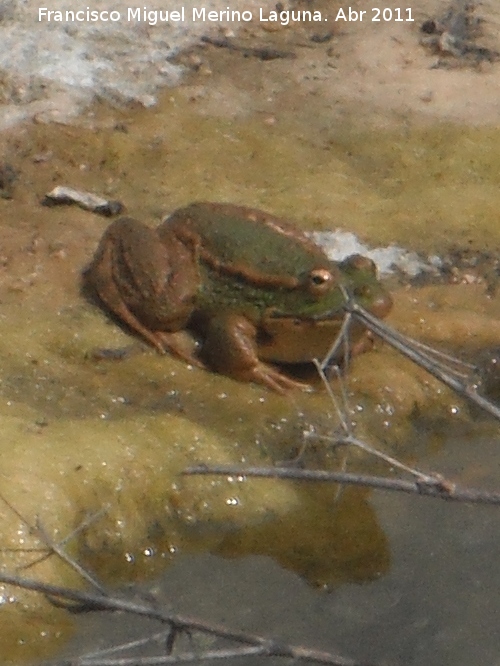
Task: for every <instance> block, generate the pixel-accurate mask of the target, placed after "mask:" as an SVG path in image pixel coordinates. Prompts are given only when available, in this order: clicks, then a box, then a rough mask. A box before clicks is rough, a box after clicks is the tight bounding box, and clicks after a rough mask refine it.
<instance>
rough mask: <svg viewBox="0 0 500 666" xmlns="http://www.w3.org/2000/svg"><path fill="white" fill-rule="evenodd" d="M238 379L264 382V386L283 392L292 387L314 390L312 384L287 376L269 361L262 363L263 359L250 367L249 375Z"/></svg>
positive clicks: (258, 382)
mask: <svg viewBox="0 0 500 666" xmlns="http://www.w3.org/2000/svg"><path fill="white" fill-rule="evenodd" d="M238 379H244V380H245V381H249V382H256V383H257V384H264V386H267V387H268V388H270V389H272V390H273V391H276V393H281V394H283V393H286V392H287V391H289V390H291V389H302V390H303V391H310V390H312V387H311V385H310V384H306V383H304V382H299V381H297V380H296V379H292V378H291V377H287V376H286V375H285V374H283V373H282V372H280V371H279V370H278V369H277V368H274V367H273V366H272V365H269V364H267V363H262V362H261V361H259V362H258V363H257V364H256V365H254V366H253V368H250V369H249V371H248V374H247V376H245V377H244V376H238Z"/></svg>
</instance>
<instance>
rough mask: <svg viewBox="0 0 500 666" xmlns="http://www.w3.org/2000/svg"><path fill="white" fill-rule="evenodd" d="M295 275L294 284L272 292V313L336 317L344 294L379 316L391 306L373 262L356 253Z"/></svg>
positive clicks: (383, 314) (277, 315) (339, 315)
mask: <svg viewBox="0 0 500 666" xmlns="http://www.w3.org/2000/svg"><path fill="white" fill-rule="evenodd" d="M295 279H296V286H295V288H290V289H284V288H282V289H279V290H277V291H276V292H275V293H274V304H273V305H271V307H270V309H271V313H269V314H270V315H271V316H272V317H277V318H280V317H281V318H285V317H298V318H302V319H313V320H316V321H319V320H325V321H326V320H332V319H335V320H338V319H340V318H342V317H343V315H344V305H345V303H346V296H347V297H351V298H353V300H354V301H356V302H357V303H359V304H360V305H362V306H363V307H364V308H366V309H367V310H369V311H370V312H371V313H372V314H374V315H375V316H377V317H381V318H382V317H385V316H386V315H387V314H388V312H389V311H390V309H391V307H392V299H391V297H390V295H389V294H388V293H387V291H385V289H384V288H383V287H382V285H381V284H380V282H379V281H378V279H377V271H376V266H375V264H374V263H373V261H372V260H371V259H368V257H363V256H361V255H358V254H355V255H352V256H350V257H348V258H347V259H345V260H344V261H342V262H341V263H339V264H337V263H336V262H329V264H324V265H323V266H321V267H315V268H312V269H310V270H309V271H307V272H306V273H304V274H303V275H300V276H298V277H296V278H295Z"/></svg>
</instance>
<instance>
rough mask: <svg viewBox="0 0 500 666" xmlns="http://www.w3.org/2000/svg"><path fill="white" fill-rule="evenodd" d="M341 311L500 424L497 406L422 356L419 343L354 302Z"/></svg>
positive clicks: (453, 373) (499, 412)
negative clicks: (354, 318)
mask: <svg viewBox="0 0 500 666" xmlns="http://www.w3.org/2000/svg"><path fill="white" fill-rule="evenodd" d="M344 307H345V309H346V311H347V312H351V313H352V314H353V315H354V316H355V317H356V318H357V319H358V320H359V321H361V322H362V323H363V324H364V325H365V326H366V327H367V328H369V329H370V330H371V331H373V333H375V334H376V335H378V336H379V337H380V338H382V340H384V341H385V342H387V343H388V344H389V345H391V347H394V349H397V350H398V351H399V352H401V353H402V354H403V355H404V356H406V357H407V358H409V359H410V360H412V361H413V362H414V363H416V364H417V365H419V366H420V367H421V368H424V370H427V372H429V373H430V374H431V375H432V376H433V377H436V379H439V380H440V381H441V382H443V384H446V386H448V387H449V388H451V389H453V390H454V391H455V392H456V393H458V394H459V395H461V396H462V397H464V398H467V400H470V401H471V402H473V403H475V404H476V405H477V406H478V407H480V408H481V409H483V410H484V411H486V412H488V414H491V415H492V416H493V417H494V418H496V419H497V420H499V421H500V406H498V405H495V403H493V402H491V401H490V400H488V399H487V398H485V397H483V396H482V395H479V393H478V392H477V390H476V388H477V387H476V386H475V384H473V383H466V382H464V381H462V380H461V379H459V377H462V376H463V375H461V374H460V373H456V372H454V371H453V370H451V369H449V368H446V367H445V366H444V365H443V363H441V362H438V361H437V360H436V358H432V356H433V355H432V354H430V353H428V352H423V351H422V349H421V345H420V343H419V344H418V345H413V344H412V341H411V339H410V338H407V337H406V336H404V335H402V334H401V333H398V331H396V330H395V329H393V328H391V327H390V326H387V324H383V323H382V322H381V321H380V320H379V319H378V318H377V317H374V316H373V315H372V314H370V313H369V312H368V311H367V310H365V309H364V308H363V307H361V306H360V305H358V304H357V303H355V302H353V301H349V300H348V301H347V303H346V305H345V306H344ZM433 351H434V350H433ZM434 356H435V354H434ZM457 360H458V359H457Z"/></svg>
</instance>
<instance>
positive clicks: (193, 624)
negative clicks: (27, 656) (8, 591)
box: [0, 573, 362, 666]
mask: <svg viewBox="0 0 500 666" xmlns="http://www.w3.org/2000/svg"><path fill="white" fill-rule="evenodd" d="M0 583H4V584H6V585H15V586H17V587H21V588H23V589H26V590H33V591H35V592H40V593H42V594H45V595H46V596H47V597H48V598H49V599H57V598H58V599H60V600H65V601H66V602H67V601H70V602H74V603H75V604H76V605H75V606H74V607H73V610H75V611H79V612H90V611H98V610H99V611H122V612H124V613H131V614H133V615H140V616H142V617H147V618H150V619H152V620H158V621H159V622H165V623H168V624H170V625H171V626H174V627H175V628H177V630H179V631H183V632H185V631H199V632H202V633H205V634H210V635H212V636H217V637H218V638H224V639H227V640H231V641H235V642H236V643H240V644H242V645H250V646H254V647H255V648H258V652H257V653H261V654H264V655H266V656H276V657H290V658H292V659H298V660H305V661H312V662H316V663H321V664H330V665H332V666H362V665H361V664H360V663H359V662H356V661H353V660H352V659H349V658H346V657H342V656H340V655H335V654H332V653H330V652H322V651H320V650H313V649H309V648H305V647H302V646H294V645H288V644H287V643H281V642H279V641H274V640H272V639H269V638H266V637H264V636H259V635H257V634H250V633H247V632H244V631H233V630H231V629H228V628H227V627H225V626H223V625H218V624H213V623H210V622H204V621H203V620H199V619H196V618H191V617H187V616H182V615H174V614H171V613H167V612H165V611H163V610H161V609H158V608H157V607H156V606H155V605H154V604H145V603H138V602H136V601H132V600H130V599H126V598H121V597H115V596H104V595H102V594H100V593H98V592H84V591H81V590H74V589H70V588H65V587H61V586H59V585H51V584H49V583H42V582H40V581H37V580H32V579H29V578H21V577H19V576H14V575H11V574H5V573H0ZM166 656H168V655H166ZM118 663H119V662H115V664H114V666H117V664H118ZM164 663H169V662H164ZM62 664H68V665H69V664H74V660H69V661H66V662H60V665H59V666H62ZM94 666H95V665H94Z"/></svg>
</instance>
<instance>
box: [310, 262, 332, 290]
mask: <svg viewBox="0 0 500 666" xmlns="http://www.w3.org/2000/svg"><path fill="white" fill-rule="evenodd" d="M308 278H309V280H308V282H309V285H308V286H309V288H310V289H311V291H312V292H313V293H315V294H318V295H320V294H324V293H325V292H326V291H328V290H329V289H330V287H331V285H332V283H333V280H334V278H333V275H332V274H331V273H330V271H329V270H327V269H326V268H315V269H314V270H312V271H311V272H310V273H309V276H308Z"/></svg>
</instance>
